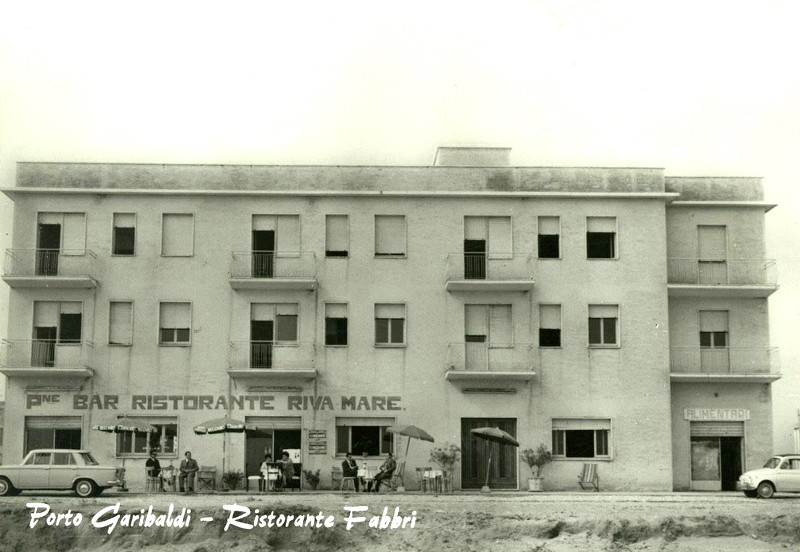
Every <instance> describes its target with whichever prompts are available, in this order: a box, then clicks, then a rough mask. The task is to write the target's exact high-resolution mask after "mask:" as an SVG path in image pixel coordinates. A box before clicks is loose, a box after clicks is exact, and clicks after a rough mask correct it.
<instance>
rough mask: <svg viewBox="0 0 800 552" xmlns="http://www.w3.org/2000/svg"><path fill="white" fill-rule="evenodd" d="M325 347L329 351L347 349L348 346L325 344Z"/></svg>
mask: <svg viewBox="0 0 800 552" xmlns="http://www.w3.org/2000/svg"><path fill="white" fill-rule="evenodd" d="M325 347H326V348H327V349H347V345H328V344H327V343H326V344H325Z"/></svg>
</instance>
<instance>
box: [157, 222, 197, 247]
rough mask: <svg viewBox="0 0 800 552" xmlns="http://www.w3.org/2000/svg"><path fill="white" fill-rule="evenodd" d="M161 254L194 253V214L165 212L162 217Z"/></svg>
mask: <svg viewBox="0 0 800 552" xmlns="http://www.w3.org/2000/svg"><path fill="white" fill-rule="evenodd" d="M161 255H162V256H163V257H191V256H192V255H194V215H192V214H191V213H188V214H187V213H164V214H163V215H162V218H161Z"/></svg>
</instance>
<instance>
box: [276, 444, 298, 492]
mask: <svg viewBox="0 0 800 552" xmlns="http://www.w3.org/2000/svg"><path fill="white" fill-rule="evenodd" d="M279 464H280V470H281V474H280V477H279V478H278V481H277V485H276V487H277V488H279V489H285V488H286V487H287V486H288V485H289V483H290V482H291V481H292V478H293V477H294V462H292V459H291V458H289V453H288V452H286V451H283V454H282V455H281V459H280V461H279Z"/></svg>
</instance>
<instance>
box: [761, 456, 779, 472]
mask: <svg viewBox="0 0 800 552" xmlns="http://www.w3.org/2000/svg"><path fill="white" fill-rule="evenodd" d="M780 464H781V459H780V458H778V457H777V456H774V457H772V458H770V459H769V460H767V463H766V464H764V467H765V468H770V469H773V470H774V469H775V468H777V467H778V466H780Z"/></svg>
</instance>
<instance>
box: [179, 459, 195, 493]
mask: <svg viewBox="0 0 800 552" xmlns="http://www.w3.org/2000/svg"><path fill="white" fill-rule="evenodd" d="M184 456H185V457H186V458H184V459H183V460H181V466H180V472H181V474H180V475H179V476H178V482H179V487H180V489H181V491H186V492H187V493H193V492H194V476H195V474H196V473H197V472H198V471H200V466H198V465H197V460H195V459H194V458H192V453H191V452H189V451H188V450H187V451H186V454H185V455H184Z"/></svg>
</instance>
